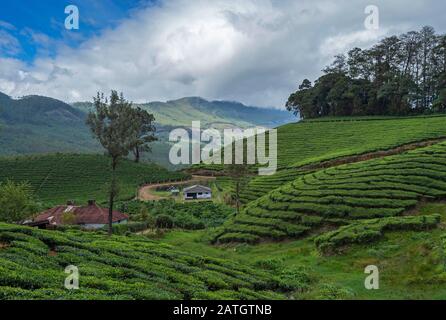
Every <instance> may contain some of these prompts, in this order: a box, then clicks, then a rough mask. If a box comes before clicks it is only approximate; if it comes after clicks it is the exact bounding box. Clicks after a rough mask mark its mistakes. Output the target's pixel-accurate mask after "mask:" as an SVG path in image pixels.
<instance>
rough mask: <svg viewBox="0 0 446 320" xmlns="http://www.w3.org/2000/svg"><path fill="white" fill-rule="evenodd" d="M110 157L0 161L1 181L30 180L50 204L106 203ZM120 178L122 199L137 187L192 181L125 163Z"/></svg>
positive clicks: (56, 156)
mask: <svg viewBox="0 0 446 320" xmlns="http://www.w3.org/2000/svg"><path fill="white" fill-rule="evenodd" d="M109 161H110V160H109V158H107V157H105V156H101V155H76V154H54V155H39V156H24V157H11V158H0V182H1V181H5V180H6V179H10V180H13V181H27V182H29V183H30V184H31V186H32V187H33V189H34V190H35V192H36V194H37V197H38V198H39V199H40V200H41V201H43V202H45V203H46V204H49V205H51V204H63V203H65V202H66V201H67V200H74V201H76V202H78V203H83V202H85V201H87V200H88V199H96V200H98V201H104V200H105V198H106V192H105V190H106V189H105V186H106V183H107V182H108V181H109V177H110V171H109V167H110V164H109ZM117 175H118V179H119V183H120V194H119V198H120V199H130V198H133V197H134V196H135V195H136V190H137V187H138V186H140V185H142V184H145V183H152V182H165V181H175V180H182V179H186V178H188V175H185V174H183V173H179V172H169V171H167V170H166V169H164V168H162V167H160V166H157V165H155V164H145V163H134V162H132V161H128V160H123V161H122V162H121V163H120V164H119V166H118V168H117Z"/></svg>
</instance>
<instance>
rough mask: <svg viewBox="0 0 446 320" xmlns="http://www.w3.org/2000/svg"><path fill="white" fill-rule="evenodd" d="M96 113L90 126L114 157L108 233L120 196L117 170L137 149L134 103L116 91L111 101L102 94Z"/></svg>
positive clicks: (95, 106) (99, 95) (97, 100)
mask: <svg viewBox="0 0 446 320" xmlns="http://www.w3.org/2000/svg"><path fill="white" fill-rule="evenodd" d="M94 108H95V112H90V113H89V115H88V118H87V125H88V126H89V127H90V129H91V131H92V133H93V135H94V136H95V137H96V138H97V139H98V140H99V142H100V143H101V145H102V146H103V147H104V149H105V150H106V151H107V154H108V155H109V156H110V158H111V179H110V185H109V187H108V190H109V214H108V233H109V235H111V234H112V233H113V228H112V227H113V205H114V201H115V198H116V196H117V194H118V182H117V178H116V167H117V165H118V163H119V160H120V159H122V158H123V157H126V156H127V155H128V154H129V152H130V150H132V148H133V147H134V144H135V136H136V133H135V131H136V127H135V125H134V124H133V123H132V121H133V114H134V113H133V109H132V103H130V102H128V101H127V100H126V99H125V98H124V96H123V94H122V93H121V94H120V95H119V94H118V92H117V91H112V92H111V95H110V100H108V99H107V98H105V96H104V94H103V93H102V94H100V93H98V94H97V96H96V97H95V98H94Z"/></svg>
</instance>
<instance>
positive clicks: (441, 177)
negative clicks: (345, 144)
mask: <svg viewBox="0 0 446 320" xmlns="http://www.w3.org/2000/svg"><path fill="white" fill-rule="evenodd" d="M444 197H446V143H439V144H436V145H433V146H430V147H426V148H421V149H417V150H413V151H409V152H406V153H403V154H401V155H396V156H390V157H385V158H382V159H375V160H369V161H365V162H358V163H353V164H347V165H342V166H337V167H332V168H328V169H325V170H319V171H316V172H314V173H310V174H306V175H303V176H301V177H298V178H297V179H296V180H295V181H293V182H291V183H288V184H286V185H284V186H282V187H280V188H278V189H276V190H273V191H271V192H270V193H268V194H267V195H265V196H263V197H261V198H259V199H258V200H255V201H253V202H251V203H249V204H248V205H247V206H246V208H245V209H244V211H243V213H242V214H241V215H239V216H237V217H235V218H234V219H233V220H231V221H229V222H228V223H227V224H225V225H224V227H223V229H222V230H220V232H219V233H218V234H217V235H216V237H215V241H216V242H234V241H241V242H250V243H255V242H258V241H260V240H262V239H275V240H280V239H285V238H296V237H299V236H302V235H304V234H307V233H309V232H310V231H314V230H318V229H320V228H323V227H325V228H326V227H330V226H339V225H345V224H348V223H350V222H352V220H353V221H354V220H360V219H373V218H385V217H393V216H400V215H402V214H403V213H404V212H406V211H407V210H409V209H410V208H414V207H415V206H416V205H417V204H418V203H419V201H420V200H421V199H431V200H434V199H441V198H444Z"/></svg>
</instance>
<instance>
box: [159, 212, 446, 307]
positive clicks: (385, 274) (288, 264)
mask: <svg viewBox="0 0 446 320" xmlns="http://www.w3.org/2000/svg"><path fill="white" fill-rule="evenodd" d="M414 214H415V215H417V216H418V215H428V216H429V215H438V214H440V215H441V216H442V221H443V224H441V225H440V226H439V228H436V229H432V230H429V231H425V230H416V231H411V230H396V229H395V230H388V231H386V232H384V233H383V235H382V237H380V238H379V239H376V241H373V242H366V243H350V244H348V245H346V247H345V248H344V250H343V251H341V252H340V253H341V254H338V255H329V256H327V255H323V254H322V253H321V252H320V250H319V249H318V248H317V246H316V244H315V238H316V236H312V237H308V238H305V239H301V240H294V241H282V242H266V243H261V244H258V245H255V246H253V245H248V244H236V243H234V244H231V245H220V246H209V245H208V244H207V242H206V239H207V236H206V232H205V231H199V232H197V231H195V232H187V231H174V232H171V233H168V234H166V235H165V237H164V238H163V239H162V241H163V242H165V243H168V244H171V245H173V246H175V247H176V248H177V249H178V250H182V251H185V252H200V253H202V254H206V255H209V256H213V257H217V258H221V259H228V260H231V261H236V262H239V263H242V264H245V265H251V266H256V267H257V268H261V269H266V270H272V271H274V270H276V269H281V268H305V269H306V270H307V271H308V274H309V275H310V277H311V278H312V279H314V281H313V282H312V283H311V284H310V286H309V288H308V289H307V290H305V291H303V292H298V293H294V295H293V297H294V298H295V299H361V300H363V299H367V300H369V299H372V300H373V299H441V300H444V299H446V286H445V284H446V266H445V261H446V260H445V259H446V233H445V225H444V221H445V219H446V204H444V203H426V204H423V206H421V207H420V208H419V210H417V211H416V212H414ZM368 265H376V266H377V267H378V268H379V272H380V289H379V290H366V289H365V287H364V280H365V278H366V276H367V275H366V274H364V269H365V267H366V266H368Z"/></svg>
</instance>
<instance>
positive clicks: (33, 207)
mask: <svg viewBox="0 0 446 320" xmlns="http://www.w3.org/2000/svg"><path fill="white" fill-rule="evenodd" d="M0 208H1V210H0V221H2V222H9V223H16V222H20V221H22V220H23V219H26V218H29V217H30V216H31V215H33V214H34V213H36V212H38V211H39V209H40V205H39V204H38V203H37V202H36V200H35V197H34V192H33V190H32V188H31V186H30V185H29V184H28V183H26V182H20V183H16V182H13V181H11V180H6V181H4V182H1V183H0Z"/></svg>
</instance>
